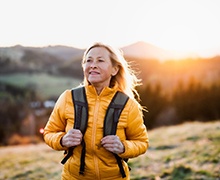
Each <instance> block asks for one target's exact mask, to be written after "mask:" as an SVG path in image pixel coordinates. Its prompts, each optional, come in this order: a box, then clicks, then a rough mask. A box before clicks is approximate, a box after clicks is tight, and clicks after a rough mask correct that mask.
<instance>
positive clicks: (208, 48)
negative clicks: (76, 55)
mask: <svg viewBox="0 0 220 180" xmlns="http://www.w3.org/2000/svg"><path fill="white" fill-rule="evenodd" d="M0 5H1V7H2V10H1V12H0V20H1V24H2V27H6V28H2V29H1V31H0V39H1V42H0V47H11V46H16V45H21V46H24V47H47V46H69V47H74V48H79V49H85V48H87V47H88V46H89V45H91V44H92V43H93V42H103V43H107V44H110V45H113V46H116V47H119V48H121V47H125V46H129V45H132V44H134V43H137V42H141V41H142V42H145V43H148V44H151V45H153V46H156V47H158V48H161V49H165V50H168V51H175V52H178V53H180V54H198V55H199V56H201V57H211V56H214V55H220V36H219V32H220V24H219V23H218V22H219V19H220V12H219V11H218V7H219V6H218V5H220V2H219V1H218V0H213V1H209V0H203V1H200V0H194V1H190V0H183V1H178V2H177V1H175V0H167V1H166V2H164V1H162V0H147V1H146V0H140V1H134V0H131V1H128V2H127V1H125V0H122V1H117V0H111V1H104V2H103V1H101V0H94V1H86V0H82V1H77V0H64V1H56V2H54V1H52V0H47V1H43V0H39V1H35V2H33V1H32V2H30V1H28V0H20V1H19V2H17V1H16V2H14V1H13V0H3V1H1V2H0ZM24 5H25V6H24ZM158 12H159V13H158Z"/></svg>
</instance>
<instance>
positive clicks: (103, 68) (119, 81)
mask: <svg viewBox="0 0 220 180" xmlns="http://www.w3.org/2000/svg"><path fill="white" fill-rule="evenodd" d="M82 67H83V72H84V83H83V86H85V91H86V97H87V101H88V125H87V129H86V132H85V134H84V136H83V135H82V133H81V131H80V130H78V129H73V124H74V115H73V113H74V111H73V102H72V98H71V90H66V91H65V92H64V93H63V94H62V95H61V96H60V97H59V99H58V101H57V103H56V105H55V107H54V110H53V112H52V114H51V116H50V118H49V121H48V123H47V125H46V127H45V131H44V139H45V142H46V143H47V144H48V145H49V146H50V147H52V148H53V149H55V150H67V149H68V148H70V147H73V146H76V148H75V149H74V151H73V155H72V156H71V158H69V160H68V161H67V162H66V163H65V165H64V168H63V172H62V179H68V180H70V179H93V180H98V179H106V180H107V179H109V180H112V179H114V180H117V179H129V168H128V165H127V163H126V162H124V161H123V168H124V170H125V174H126V178H122V176H121V173H120V171H119V168H118V164H117V161H116V159H115V158H114V155H113V153H115V154H117V155H118V156H120V157H121V158H123V159H126V158H132V157H137V156H139V155H140V154H143V153H145V152H146V150H147V148H148V135H147V130H146V127H145V125H144V124H143V117H142V107H141V106H140V104H139V103H138V101H137V100H135V97H136V98H137V97H139V96H138V93H137V91H136V90H135V87H136V86H137V85H139V80H138V79H137V77H136V76H135V75H134V73H133V71H132V70H131V69H130V68H129V66H128V64H127V62H126V61H125V59H124V57H123V55H122V54H121V52H120V51H119V50H115V49H113V48H112V47H110V46H107V45H104V44H101V43H95V44H94V45H92V46H91V47H89V48H88V49H87V50H86V51H85V53H84V56H83V61H82ZM117 91H121V92H123V93H125V94H127V95H128V96H129V100H128V101H127V103H126V105H125V107H124V109H123V111H122V113H121V116H120V119H119V123H118V126H117V133H116V135H108V136H105V137H103V122H104V118H105V114H106V110H107V108H108V105H109V103H110V101H111V99H112V98H113V96H114V95H115V93H116V92H117ZM134 96H135V97H134ZM82 139H83V140H84V142H85V144H86V155H85V172H84V174H83V175H81V174H79V170H78V169H79V166H80V156H81V149H82V147H81V142H82Z"/></svg>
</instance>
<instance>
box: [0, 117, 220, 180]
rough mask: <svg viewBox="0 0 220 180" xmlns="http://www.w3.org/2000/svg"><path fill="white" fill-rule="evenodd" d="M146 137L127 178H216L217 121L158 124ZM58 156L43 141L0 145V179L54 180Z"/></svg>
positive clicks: (219, 129)
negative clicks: (144, 149)
mask: <svg viewBox="0 0 220 180" xmlns="http://www.w3.org/2000/svg"><path fill="white" fill-rule="evenodd" d="M149 139H150V147H149V150H148V151H147V152H146V153H145V154H143V155H141V156H139V157H137V158H134V159H130V160H129V165H130V167H131V180H138V179H139V180H153V179H161V180H170V179H172V180H180V179H181V180H188V179H193V180H203V179H204V180H217V179H219V178H220V173H219V172H220V171H219V170H220V148H219V140H220V122H219V121H216V122H209V123H199V122H194V123H185V124H182V125H178V126H170V127H161V128H158V129H155V130H152V131H149ZM62 156H63V152H59V151H55V150H52V149H51V148H49V147H48V146H47V145H45V144H43V143H40V144H32V145H23V146H21V145H20V146H9V147H0V161H1V163H0V169H1V174H0V179H30V180H34V179H54V180H58V179H60V176H61V170H62V165H61V164H60V160H61V159H62ZM11 167H13V168H11Z"/></svg>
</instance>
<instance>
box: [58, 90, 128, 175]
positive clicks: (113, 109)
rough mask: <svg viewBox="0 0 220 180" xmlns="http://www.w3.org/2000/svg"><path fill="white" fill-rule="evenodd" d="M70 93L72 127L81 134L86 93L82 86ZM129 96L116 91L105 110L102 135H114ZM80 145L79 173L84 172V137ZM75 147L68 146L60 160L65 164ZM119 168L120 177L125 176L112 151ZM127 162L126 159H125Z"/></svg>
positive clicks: (85, 114) (84, 124)
mask: <svg viewBox="0 0 220 180" xmlns="http://www.w3.org/2000/svg"><path fill="white" fill-rule="evenodd" d="M71 93H72V100H73V104H74V113H75V120H74V127H73V128H74V129H80V130H81V132H82V134H83V135H84V134H85V131H86V128H87V123H88V103H87V99H86V93H85V88H84V87H78V88H74V89H72V91H71ZM128 99H129V97H128V96H127V95H126V94H124V93H122V92H120V91H117V92H116V93H115V95H114V97H113V99H112V100H111V102H110V104H109V106H108V109H107V111H106V115H105V119H104V125H103V129H104V130H103V137H104V136H107V135H115V134H116V131H117V124H118V120H119V117H120V115H121V112H122V110H123V109H124V107H125V105H126V103H127V101H128ZM81 145H82V152H81V158H80V161H81V162H80V170H79V173H80V174H83V173H84V168H85V153H86V144H85V142H84V139H82V142H81ZM74 148H75V147H70V148H69V149H68V152H66V156H65V157H64V159H63V160H62V161H61V163H62V164H65V162H66V161H67V160H68V159H69V158H70V157H71V156H72V155H73V150H74ZM113 154H114V156H115V158H116V160H117V163H118V167H119V170H120V173H121V175H122V177H123V178H124V177H126V175H125V171H124V168H123V165H122V160H124V159H122V158H121V157H119V156H118V155H117V154H115V153H113ZM125 161H126V162H127V159H125Z"/></svg>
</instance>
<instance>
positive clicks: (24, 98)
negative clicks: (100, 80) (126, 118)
mask: <svg viewBox="0 0 220 180" xmlns="http://www.w3.org/2000/svg"><path fill="white" fill-rule="evenodd" d="M219 7H220V1H219V0H212V1H210V0H193V1H192V0H178V1H177V0H92V1H91V0H80V1H78V0H62V1H61V0H56V1H54V0H38V1H35V0H19V1H14V0H0V9H1V10H0V26H1V28H0V162H1V163H0V169H1V174H0V179H55V180H56V179H60V176H61V170H62V166H61V165H60V164H59V161H60V160H61V159H62V156H63V155H62V152H56V151H54V150H52V149H51V148H49V147H47V146H46V145H45V143H43V138H42V133H43V131H44V126H45V124H46V123H47V121H48V118H49V116H50V113H51V111H52V109H53V107H54V105H55V103H56V100H57V98H58V97H59V95H60V94H61V93H62V92H63V91H64V90H66V89H71V88H73V87H76V86H78V85H79V84H80V83H81V82H82V80H83V73H82V68H81V60H82V56H83V52H84V51H85V49H86V48H87V47H88V46H90V45H91V44H92V43H94V42H102V43H107V44H110V45H112V46H115V47H117V48H120V49H121V50H122V51H123V53H124V56H125V58H126V60H127V61H128V62H129V63H130V64H131V66H132V68H133V69H134V70H135V71H136V72H137V75H138V77H139V78H141V79H142V86H140V87H138V92H139V93H140V97H141V104H142V105H143V106H144V107H146V109H147V110H148V112H144V123H145V124H146V126H147V128H148V132H149V139H150V147H149V149H148V151H147V153H146V154H144V155H143V156H140V157H138V158H135V159H134V160H129V165H130V166H131V167H132V171H131V179H133V180H134V179H135V180H138V179H142V180H143V179H147V180H153V179H155V180H160V179H163V180H168V179H172V180H175V179H177V180H179V179H200V180H201V179H209V180H216V179H219V178H220V174H219V172H220V161H219V160H220V148H219V140H220V121H219V120H220V23H219V22H220V11H219Z"/></svg>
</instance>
